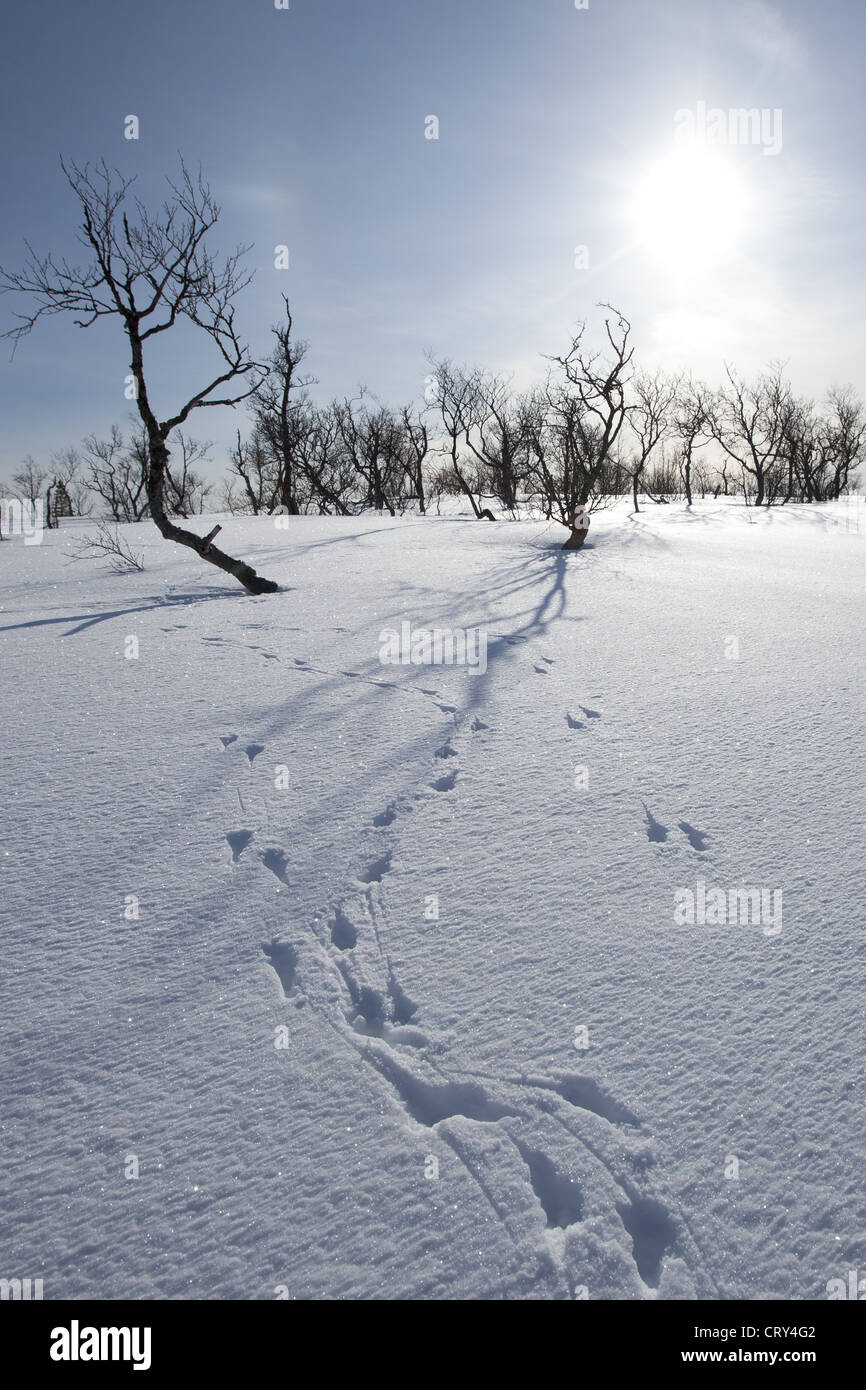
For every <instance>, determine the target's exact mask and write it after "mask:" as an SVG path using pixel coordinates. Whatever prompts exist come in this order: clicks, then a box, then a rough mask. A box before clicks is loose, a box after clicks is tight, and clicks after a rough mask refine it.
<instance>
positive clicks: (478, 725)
mask: <svg viewBox="0 0 866 1390" xmlns="http://www.w3.org/2000/svg"><path fill="white" fill-rule="evenodd" d="M469 727H470V728H471V730H472V732H473V734H478V733H480V732H481V730H482V729H489V728H490V725H489V724H482V722H481V720H480V719H479V718H478V716H477V715H476V716H475V718H474V719H473V721H472V723H471V724H470V726H469Z"/></svg>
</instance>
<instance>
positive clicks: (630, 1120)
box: [525, 1075, 641, 1129]
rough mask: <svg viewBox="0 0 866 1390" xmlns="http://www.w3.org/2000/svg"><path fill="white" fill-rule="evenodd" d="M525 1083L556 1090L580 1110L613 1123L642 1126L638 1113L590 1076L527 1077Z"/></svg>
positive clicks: (541, 1088) (538, 1087) (540, 1088)
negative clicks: (557, 1078)
mask: <svg viewBox="0 0 866 1390" xmlns="http://www.w3.org/2000/svg"><path fill="white" fill-rule="evenodd" d="M525 1084H526V1085H528V1086H534V1087H536V1088H537V1089H539V1090H547V1091H555V1092H556V1094H557V1095H558V1096H562V1099H563V1100H564V1101H567V1102H568V1104H569V1105H574V1106H576V1107H577V1108H578V1109H579V1110H589V1111H591V1112H592V1114H593V1115H599V1116H600V1117H601V1118H602V1119H603V1120H608V1121H609V1122H610V1123H611V1124H614V1125H634V1126H635V1128H637V1129H639V1128H640V1127H641V1122H640V1120H639V1119H638V1117H637V1115H635V1114H634V1113H633V1112H632V1111H631V1110H629V1108H628V1106H626V1105H622V1104H621V1103H620V1102H619V1101H618V1100H614V1098H613V1096H610V1095H608V1094H607V1093H606V1092H605V1091H603V1090H602V1089H601V1087H600V1086H599V1085H598V1083H597V1082H596V1081H593V1079H592V1077H590V1076H576V1075H567V1076H563V1077H562V1078H561V1079H560V1080H559V1081H540V1080H533V1079H532V1078H529V1077H527V1078H526V1081H525Z"/></svg>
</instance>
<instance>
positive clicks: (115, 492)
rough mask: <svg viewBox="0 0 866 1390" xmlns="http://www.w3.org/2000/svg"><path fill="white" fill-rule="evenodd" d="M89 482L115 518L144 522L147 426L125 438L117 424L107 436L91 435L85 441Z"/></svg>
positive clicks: (146, 502)
mask: <svg viewBox="0 0 866 1390" xmlns="http://www.w3.org/2000/svg"><path fill="white" fill-rule="evenodd" d="M82 449H83V450H84V463H85V465H86V466H87V469H88V475H87V482H88V486H89V487H90V489H91V491H92V492H94V493H96V495H97V497H101V498H102V501H103V502H104V503H105V504H106V506H107V507H108V508H109V510H110V512H111V516H112V520H114V521H141V519H142V517H144V516H146V515H147V511H148V501H147V436H146V434H145V433H144V429H143V427H142V428H139V429H138V430H136V431H134V432H133V435H132V437H131V439H130V440H129V442H128V443H127V442H126V441H125V440H124V437H123V434H122V432H121V430H120V429H119V428H118V426H117V425H112V426H111V430H110V431H109V434H108V437H107V439H97V437H96V435H94V434H90V435H88V436H87V438H86V439H85V440H84V442H83V444H82Z"/></svg>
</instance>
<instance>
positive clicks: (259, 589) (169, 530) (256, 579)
mask: <svg viewBox="0 0 866 1390" xmlns="http://www.w3.org/2000/svg"><path fill="white" fill-rule="evenodd" d="M148 442H149V446H150V467H149V468H148V475H147V496H148V500H149V502H150V514H151V517H152V518H153V520H154V522H155V523H156V526H157V528H158V530H159V532H160V534H161V535H162V536H164V537H165V539H166V540H167V541H176V542H177V544H178V545H185V546H187V547H188V548H189V549H190V550H194V551H195V553H196V554H197V555H200V556H201V558H202V559H203V560H207V561H209V562H210V564H212V565H216V567H217V569H221V570H224V571H225V573H226V574H231V575H233V577H234V578H235V579H236V580H237V581H238V583H239V584H242V585H243V586H244V588H245V589H246V590H247V592H248V593H250V594H276V593H278V592H279V587H280V586H279V584H275V583H274V581H273V580H272V579H262V578H261V576H260V575H258V574H256V572H255V570H254V569H253V568H252V566H251V565H248V564H246V563H245V562H244V561H243V560H234V559H232V557H231V555H226V554H225V552H224V551H222V550H219V549H218V548H217V547H216V546H215V545H211V544H209V542H208V540H207V538H206V537H204V536H197V535H196V534H195V532H194V531H186V530H184V528H183V527H182V526H176V525H175V524H174V522H173V521H170V520H169V518H168V517H167V516H166V513H165V504H164V499H163V488H164V483H165V470H166V467H167V466H168V458H169V453H168V449H167V448H166V444H165V441H164V440H163V439H162V438H161V437H160V436H159V435H158V434H157V435H152V434H151V435H150V436H149V440H148Z"/></svg>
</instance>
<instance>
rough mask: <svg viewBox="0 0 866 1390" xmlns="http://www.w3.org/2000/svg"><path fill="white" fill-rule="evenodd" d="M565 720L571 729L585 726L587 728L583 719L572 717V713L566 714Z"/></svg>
mask: <svg viewBox="0 0 866 1390" xmlns="http://www.w3.org/2000/svg"><path fill="white" fill-rule="evenodd" d="M565 722H566V724H567V725H568V727H569V729H585V728H586V725H585V724H584V722H583V720H582V719H572V717H571V715H570V714H566V716H565Z"/></svg>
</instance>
